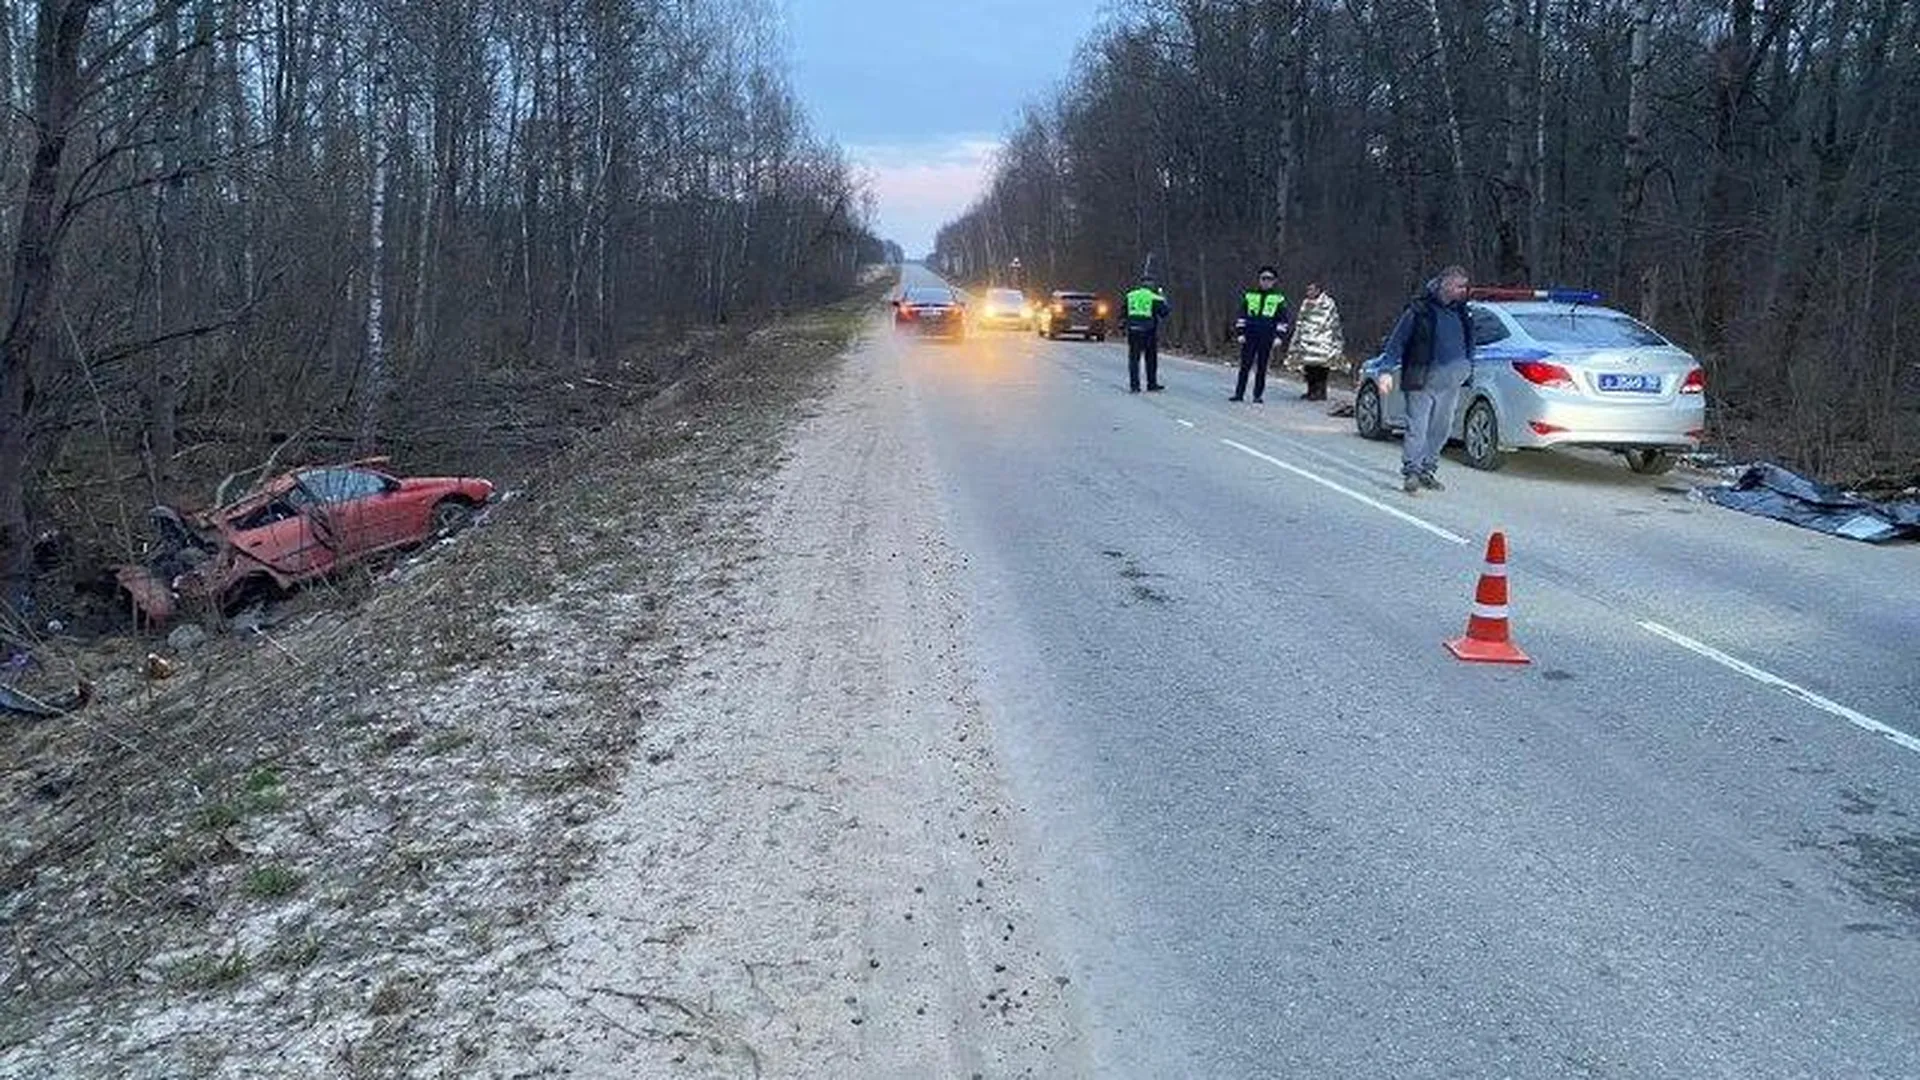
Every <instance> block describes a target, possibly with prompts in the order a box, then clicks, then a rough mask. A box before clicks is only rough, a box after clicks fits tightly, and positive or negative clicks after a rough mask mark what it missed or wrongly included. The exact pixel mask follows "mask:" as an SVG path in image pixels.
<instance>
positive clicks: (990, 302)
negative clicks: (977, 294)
mask: <svg viewBox="0 0 1920 1080" xmlns="http://www.w3.org/2000/svg"><path fill="white" fill-rule="evenodd" d="M975 320H976V321H977V322H978V324H979V325H980V327H981V328H982V329H985V330H1031V329H1033V305H1032V304H1030V303H1028V302H1027V298H1026V295H1025V294H1023V293H1022V292H1021V291H1020V290H1019V289H988V290H987V292H986V295H985V296H984V297H982V298H981V301H980V305H979V314H978V315H977V316H975Z"/></svg>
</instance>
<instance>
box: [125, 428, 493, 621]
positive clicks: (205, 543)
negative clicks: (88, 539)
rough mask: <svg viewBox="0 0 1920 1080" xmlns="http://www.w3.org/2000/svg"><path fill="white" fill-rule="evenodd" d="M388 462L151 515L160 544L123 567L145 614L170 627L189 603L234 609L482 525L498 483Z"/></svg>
mask: <svg viewBox="0 0 1920 1080" xmlns="http://www.w3.org/2000/svg"><path fill="white" fill-rule="evenodd" d="M381 464H384V459H379V458H375V459H369V460H364V461H355V462H350V463H347V464H341V465H322V466H311V467H305V468H300V469H295V470H293V471H291V472H287V473H282V474H281V475H279V476H276V477H274V478H273V479H272V480H271V481H269V482H268V483H267V484H265V485H264V486H262V487H261V488H259V489H258V490H256V491H254V492H252V493H250V494H248V495H246V496H243V497H242V498H240V499H239V500H237V501H235V502H233V503H230V504H228V505H226V506H223V507H219V508H217V509H213V510H207V511H200V512H193V513H188V512H183V511H181V510H178V509H176V508H174V507H170V506H156V507H154V508H153V509H152V510H151V511H149V512H148V520H149V521H150V522H151V524H152V526H153V531H154V546H153V548H152V549H151V550H150V551H149V553H148V555H147V558H146V560H145V561H144V562H142V563H138V564H133V565H127V566H122V567H120V568H119V569H118V570H117V571H116V572H115V574H114V578H115V581H116V582H117V584H118V586H119V588H120V589H121V590H122V591H123V592H124V593H125V594H126V596H127V598H129V599H130V600H131V601H132V603H133V606H134V608H135V609H136V610H137V611H138V613H139V615H140V617H141V618H143V619H145V620H147V621H148V622H151V623H155V624H158V623H164V622H166V621H167V620H168V619H170V618H172V617H173V615H174V613H175V612H176V611H178V610H179V609H180V607H181V606H182V605H184V604H188V603H200V604H205V605H207V606H217V607H219V608H220V609H221V610H223V611H232V610H235V609H237V608H239V607H242V606H244V605H245V604H246V603H248V602H249V601H251V600H252V599H254V598H256V597H258V596H259V595H261V594H262V593H271V592H277V591H280V590H285V589H290V588H293V587H295V586H298V585H302V584H305V583H307V582H311V581H315V580H318V579H320V578H324V577H326V576H328V575H329V574H332V573H334V572H335V571H338V570H341V569H344V568H346V567H348V566H351V565H353V564H355V563H358V562H361V561H363V560H365V559H367V558H369V557H371V556H374V555H378V554H380V553H382V552H387V551H393V550H398V549H404V548H409V547H416V546H418V545H420V544H424V543H426V542H428V541H429V540H432V539H434V538H436V537H439V536H444V535H447V534H449V533H452V532H455V531H457V530H459V529H460V528H462V527H464V526H466V525H468V524H469V523H471V522H472V521H473V518H474V514H475V512H476V511H477V510H478V509H479V508H480V507H481V506H483V505H485V504H486V503H487V502H488V501H490V500H491V499H492V498H493V494H494V488H493V483H492V482H491V481H488V480H482V479H478V478H473V477H407V478H402V477H397V476H394V475H392V474H391V473H388V472H386V471H384V470H382V469H379V468H376V467H375V466H377V465H381Z"/></svg>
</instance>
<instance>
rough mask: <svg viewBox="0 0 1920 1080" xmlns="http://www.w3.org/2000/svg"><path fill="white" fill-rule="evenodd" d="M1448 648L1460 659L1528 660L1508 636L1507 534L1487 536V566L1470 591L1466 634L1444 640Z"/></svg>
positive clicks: (1526, 661) (1492, 661) (1488, 660)
mask: <svg viewBox="0 0 1920 1080" xmlns="http://www.w3.org/2000/svg"><path fill="white" fill-rule="evenodd" d="M1447 651H1448V652H1450V653H1452V654H1453V655H1454V656H1455V657H1457V658H1459V659H1461V660H1471V661H1474V662H1476V663H1482V664H1527V663H1532V661H1530V660H1528V659H1527V654H1526V653H1523V652H1521V651H1520V650H1519V649H1518V648H1516V647H1514V644H1513V642H1512V641H1511V640H1510V639H1509V638H1508V637H1507V537H1506V534H1505V533H1494V534H1493V535H1492V536H1490V537H1488V538H1487V566H1486V569H1485V570H1483V571H1481V573H1480V585H1479V587H1478V588H1476V589H1475V590H1474V592H1473V614H1471V615H1468V616H1467V633H1466V636H1465V637H1458V638H1454V639H1453V640H1452V641H1449V642H1447Z"/></svg>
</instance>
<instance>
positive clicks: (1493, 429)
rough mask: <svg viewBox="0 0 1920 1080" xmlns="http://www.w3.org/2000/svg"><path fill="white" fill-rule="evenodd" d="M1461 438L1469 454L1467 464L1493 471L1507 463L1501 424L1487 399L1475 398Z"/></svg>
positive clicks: (1468, 411) (1468, 410) (1463, 446)
mask: <svg viewBox="0 0 1920 1080" xmlns="http://www.w3.org/2000/svg"><path fill="white" fill-rule="evenodd" d="M1460 436H1461V438H1460V443H1461V446H1462V448H1464V449H1465V450H1466V452H1467V464H1469V465H1471V466H1473V467H1474V468H1476V469H1486V470H1489V471H1491V470H1493V469H1497V468H1499V467H1500V466H1502V465H1505V464H1506V463H1507V459H1506V455H1504V454H1502V453H1501V452H1500V422H1499V420H1497V419H1496V418H1495V417H1494V415H1493V406H1492V405H1489V404H1488V403H1487V399H1486V398H1475V399H1474V402H1473V404H1472V405H1470V406H1468V408H1467V419H1466V422H1465V423H1464V424H1463V425H1461V432H1460Z"/></svg>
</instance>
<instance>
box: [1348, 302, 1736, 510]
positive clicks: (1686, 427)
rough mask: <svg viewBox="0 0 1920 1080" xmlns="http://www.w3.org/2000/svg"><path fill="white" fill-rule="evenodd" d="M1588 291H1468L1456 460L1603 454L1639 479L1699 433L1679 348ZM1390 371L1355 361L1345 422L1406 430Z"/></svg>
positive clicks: (1494, 464) (1687, 358)
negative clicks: (1466, 360)
mask: <svg viewBox="0 0 1920 1080" xmlns="http://www.w3.org/2000/svg"><path fill="white" fill-rule="evenodd" d="M1599 300H1600V296H1599V294H1597V293H1591V292H1585V291H1577V290H1566V289H1552V290H1534V289H1476V290H1474V291H1473V292H1471V293H1470V294H1469V295H1468V304H1467V310H1468V312H1469V315H1470V317H1471V319H1472V320H1473V340H1474V363H1473V375H1472V379H1471V381H1470V382H1469V383H1468V385H1467V387H1466V389H1465V390H1464V391H1463V392H1462V393H1461V395H1460V405H1459V409H1458V411H1457V412H1456V413H1455V415H1454V417H1453V430H1452V435H1453V437H1454V438H1455V439H1457V440H1459V442H1460V444H1461V446H1462V448H1463V449H1464V450H1465V456H1466V461H1467V464H1469V465H1471V466H1473V467H1474V468H1477V469H1497V468H1499V467H1500V466H1501V465H1502V464H1503V463H1504V462H1505V455H1506V453H1507V452H1508V451H1512V450H1535V449H1547V448H1551V447H1557V446H1584V447H1595V448H1599V449H1603V450H1611V451H1614V452H1616V453H1618V454H1620V455H1621V456H1623V457H1624V458H1626V461H1627V466H1628V468H1631V469H1632V470H1633V471H1634V472H1638V473H1663V472H1666V471H1667V470H1669V469H1671V468H1673V465H1674V460H1675V455H1676V454H1679V453H1684V452H1687V451H1691V450H1694V449H1697V448H1698V447H1699V445H1700V440H1701V438H1702V437H1703V436H1704V435H1705V434H1706V431H1705V429H1706V388H1707V377H1706V371H1705V370H1704V369H1703V368H1701V366H1700V363H1699V361H1697V360H1695V359H1694V358H1693V357H1692V356H1691V355H1689V354H1688V353H1687V352H1686V350H1684V349H1682V348H1680V347H1679V346H1677V345H1675V344H1674V343H1673V342H1671V341H1668V340H1667V339H1666V338H1664V337H1662V336H1661V335H1660V334H1659V333H1658V332H1657V331H1655V330H1654V329H1653V328H1651V327H1649V326H1647V325H1646V324H1644V323H1642V322H1640V321H1639V320H1637V319H1635V318H1633V317H1632V316H1630V315H1627V314H1625V313H1624V312H1620V311H1615V310H1613V309H1612V308H1607V307H1601V306H1598V301H1599ZM1399 369H1400V364H1399V361H1398V359H1395V360H1392V361H1389V360H1387V359H1386V358H1385V357H1383V356H1375V357H1374V358H1373V359H1371V360H1368V361H1367V362H1366V363H1365V364H1363V365H1361V368H1360V378H1359V386H1358V387H1357V389H1356V391H1355V395H1354V405H1353V415H1354V425H1355V427H1357V428H1358V429H1359V432H1360V434H1361V435H1363V436H1366V437H1367V438H1370V439H1384V438H1387V437H1388V436H1389V435H1392V434H1394V433H1395V432H1397V431H1400V430H1402V429H1403V428H1404V427H1405V426H1406V399H1405V397H1404V395H1402V394H1399V393H1395V391H1396V390H1397V389H1398V388H1399V375H1400V370H1399Z"/></svg>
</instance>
